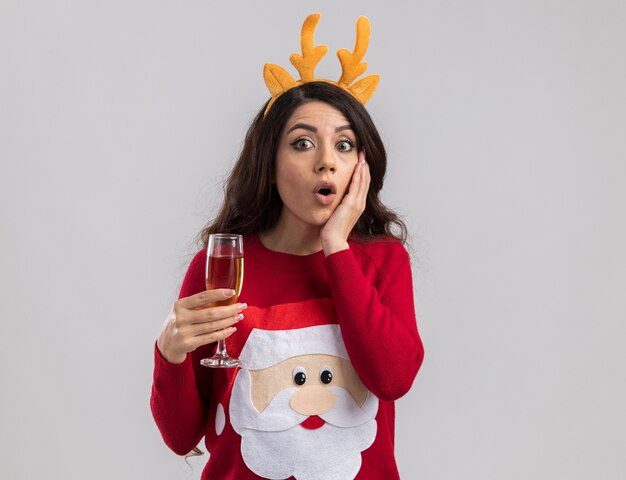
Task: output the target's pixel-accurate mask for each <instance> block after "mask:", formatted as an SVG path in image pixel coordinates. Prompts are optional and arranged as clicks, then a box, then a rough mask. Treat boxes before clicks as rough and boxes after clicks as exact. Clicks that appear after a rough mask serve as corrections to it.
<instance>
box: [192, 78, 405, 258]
mask: <svg viewBox="0 0 626 480" xmlns="http://www.w3.org/2000/svg"><path fill="white" fill-rule="evenodd" d="M312 101H320V102H325V103H327V104H329V105H331V106H333V107H335V108H336V109H337V110H339V111H340V112H341V113H343V115H344V116H345V117H346V119H347V120H348V122H350V125H351V127H352V130H353V131H354V133H355V134H356V138H357V144H358V145H357V147H358V148H359V150H365V158H366V161H367V163H368V165H369V169H370V174H371V178H372V180H371V184H370V189H369V192H368V194H367V201H366V206H365V211H364V212H363V213H362V214H361V217H360V218H359V220H358V222H357V223H356V225H355V226H354V229H353V233H356V234H357V235H355V239H357V238H358V239H360V240H368V239H374V238H376V237H381V236H390V237H394V238H396V239H397V240H399V241H400V242H402V243H405V242H406V236H407V230H406V226H405V225H404V223H403V222H402V220H400V218H399V217H398V215H397V214H396V213H395V212H393V211H392V210H390V209H388V208H387V207H385V206H384V205H383V203H382V202H381V201H380V198H379V193H380V191H381V189H382V187H383V180H384V178H385V173H386V171H387V154H386V153H385V147H384V145H383V142H382V140H381V138H380V135H379V133H378V130H376V127H375V126H374V122H373V121H372V119H371V117H370V115H369V114H368V113H367V110H365V107H363V105H361V103H359V102H358V101H357V100H356V99H355V98H354V97H352V95H350V94H349V93H348V92H346V91H344V90H342V89H341V88H339V87H337V86H335V85H332V84H330V83H326V82H309V83H305V84H303V85H301V86H299V87H295V88H292V89H290V90H288V91H287V92H285V93H283V94H282V95H281V96H280V97H278V98H277V99H276V101H275V102H274V104H273V105H272V108H270V110H269V111H268V113H267V115H265V116H264V112H265V108H266V106H267V103H266V104H265V105H264V106H263V107H262V108H261V110H260V111H259V113H258V114H257V115H256V117H255V118H254V120H253V121H252V124H251V125H250V128H249V129H248V132H247V134H246V137H245V141H244V145H243V149H242V151H241V154H240V155H239V158H238V160H237V162H236V163H235V166H234V167H233V170H232V171H231V173H230V175H229V177H228V180H227V182H226V185H225V187H224V203H223V205H222V206H221V209H220V211H219V213H218V215H217V216H216V217H215V218H214V219H213V220H212V221H210V222H209V223H208V224H207V225H206V227H205V228H204V229H203V230H202V232H201V233H200V238H199V240H200V242H201V243H202V245H203V246H204V247H206V245H207V242H208V237H209V234H211V233H238V234H240V235H245V234H248V233H256V232H263V231H265V230H268V229H270V228H271V227H273V226H274V225H275V224H276V222H277V221H278V218H279V216H280V212H281V209H282V205H283V203H282V200H281V199H280V196H279V194H278V191H277V189H276V185H275V184H274V183H273V179H274V171H275V158H276V152H277V149H278V143H279V140H280V136H281V134H282V132H283V129H284V127H285V124H286V123H287V121H288V120H289V118H290V117H291V115H292V114H293V112H294V111H295V110H296V108H298V107H299V106H300V105H302V104H304V103H307V102H312Z"/></svg>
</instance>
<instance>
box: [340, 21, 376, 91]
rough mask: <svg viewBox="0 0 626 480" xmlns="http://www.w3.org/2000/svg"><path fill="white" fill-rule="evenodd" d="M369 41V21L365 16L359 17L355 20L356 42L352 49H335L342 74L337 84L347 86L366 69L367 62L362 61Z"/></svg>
mask: <svg viewBox="0 0 626 480" xmlns="http://www.w3.org/2000/svg"><path fill="white" fill-rule="evenodd" d="M369 41H370V22H369V20H368V19H367V18H366V17H359V19H358V20H357V22H356V43H355V44H354V50H353V51H352V52H350V51H348V49H346V48H342V49H340V50H338V51H337V56H338V57H339V62H340V63H341V70H342V75H341V78H340V79H339V81H338V82H337V83H338V84H339V85H342V86H343V87H345V88H347V87H348V85H350V84H351V83H352V82H354V79H355V78H356V77H358V76H359V75H362V74H363V72H364V71H365V70H366V69H367V62H362V61H361V60H363V57H364V56H365V52H366V51H367V46H368V45H369Z"/></svg>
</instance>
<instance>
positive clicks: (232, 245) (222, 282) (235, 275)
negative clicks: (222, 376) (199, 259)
mask: <svg viewBox="0 0 626 480" xmlns="http://www.w3.org/2000/svg"><path fill="white" fill-rule="evenodd" d="M205 272H206V275H205V281H206V288H207V290H213V289H216V288H230V289H232V290H234V291H235V294H234V295H233V296H232V297H230V298H227V299H225V300H221V301H219V302H212V303H210V304H209V306H210V307H219V306H222V305H232V304H234V303H236V302H237V300H238V298H239V293H241V285H242V283H243V238H242V237H241V235H231V234H226V233H214V234H211V235H209V244H208V247H207V252H206V270H205ZM200 364H201V365H203V366H205V367H213V368H232V367H237V366H239V365H240V362H239V359H237V358H231V357H230V356H229V355H228V352H226V341H225V340H219V341H218V342H217V350H216V351H215V355H213V356H212V357H211V358H203V359H202V360H200Z"/></svg>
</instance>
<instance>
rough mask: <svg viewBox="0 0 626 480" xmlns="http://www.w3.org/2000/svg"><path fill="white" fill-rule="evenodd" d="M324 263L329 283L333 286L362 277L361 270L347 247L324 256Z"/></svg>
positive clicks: (345, 283) (348, 282)
mask: <svg viewBox="0 0 626 480" xmlns="http://www.w3.org/2000/svg"><path fill="white" fill-rule="evenodd" d="M324 265H325V266H326V271H327V272H328V276H329V277H330V283H331V285H333V286H339V285H347V284H350V283H353V282H356V281H358V280H360V279H361V278H362V277H363V272H362V271H361V269H360V268H359V264H358V263H357V262H356V260H355V258H354V254H353V253H352V251H351V250H350V249H349V248H348V249H346V250H340V251H339V252H335V253H333V254H331V255H329V256H328V257H326V258H325V259H324Z"/></svg>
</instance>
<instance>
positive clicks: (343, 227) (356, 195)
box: [320, 151, 371, 256]
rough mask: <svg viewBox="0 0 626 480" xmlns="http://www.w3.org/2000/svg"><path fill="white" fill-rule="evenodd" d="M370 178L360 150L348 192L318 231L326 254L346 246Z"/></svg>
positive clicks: (363, 154) (363, 204) (364, 203)
mask: <svg viewBox="0 0 626 480" xmlns="http://www.w3.org/2000/svg"><path fill="white" fill-rule="evenodd" d="M370 180H371V177H370V169H369V166H368V165H367V163H366V162H365V152H363V151H360V152H359V160H358V162H357V164H356V167H354V172H353V173H352V180H351V181H350V186H349V187H348V193H347V194H346V195H345V197H343V200H342V201H341V203H340V204H339V206H338V207H337V209H336V210H335V211H334V212H333V214H332V215H331V216H330V218H329V219H328V221H327V222H326V224H325V225H324V226H323V227H322V229H321V231H320V237H321V241H322V248H323V249H324V254H325V255H326V256H328V255H330V254H331V253H335V252H338V251H340V250H345V249H347V248H348V236H349V235H350V232H352V229H353V228H354V225H356V222H357V221H358V220H359V217H360V216H361V214H362V213H363V211H364V210H365V205H366V200H367V192H368V190H369V186H370Z"/></svg>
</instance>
